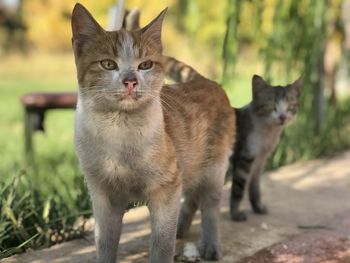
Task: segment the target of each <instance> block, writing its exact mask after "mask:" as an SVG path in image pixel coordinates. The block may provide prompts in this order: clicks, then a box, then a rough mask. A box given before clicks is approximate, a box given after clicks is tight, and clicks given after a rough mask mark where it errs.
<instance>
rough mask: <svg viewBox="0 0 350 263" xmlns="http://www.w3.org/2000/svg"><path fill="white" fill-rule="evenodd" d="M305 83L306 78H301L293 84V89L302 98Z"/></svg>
mask: <svg viewBox="0 0 350 263" xmlns="http://www.w3.org/2000/svg"><path fill="white" fill-rule="evenodd" d="M303 82H304V78H303V76H301V77H299V78H298V79H297V80H296V81H294V82H293V84H291V87H292V89H294V90H296V92H297V95H298V96H300V93H301V87H302V86H303Z"/></svg>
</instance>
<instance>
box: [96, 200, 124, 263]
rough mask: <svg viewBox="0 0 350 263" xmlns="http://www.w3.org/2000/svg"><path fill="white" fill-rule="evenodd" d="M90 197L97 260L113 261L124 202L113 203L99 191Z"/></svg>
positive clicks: (111, 262)
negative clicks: (93, 218)
mask: <svg viewBox="0 0 350 263" xmlns="http://www.w3.org/2000/svg"><path fill="white" fill-rule="evenodd" d="M91 197H92V206H93V212H94V217H95V243H96V250H97V262H98V263H115V262H116V260H117V248H118V243H119V239H120V234H121V230H122V220H123V215H124V212H125V204H123V205H121V203H120V204H118V203H119V202H117V203H115V202H114V201H111V199H110V198H108V196H106V195H104V194H101V193H93V194H91Z"/></svg>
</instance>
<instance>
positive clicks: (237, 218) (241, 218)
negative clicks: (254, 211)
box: [231, 210, 247, 222]
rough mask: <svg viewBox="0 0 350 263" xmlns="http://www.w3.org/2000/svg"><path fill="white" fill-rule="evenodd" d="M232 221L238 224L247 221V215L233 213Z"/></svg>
mask: <svg viewBox="0 0 350 263" xmlns="http://www.w3.org/2000/svg"><path fill="white" fill-rule="evenodd" d="M231 219H232V221H237V222H242V221H247V215H246V213H244V212H243V211H239V210H236V211H231Z"/></svg>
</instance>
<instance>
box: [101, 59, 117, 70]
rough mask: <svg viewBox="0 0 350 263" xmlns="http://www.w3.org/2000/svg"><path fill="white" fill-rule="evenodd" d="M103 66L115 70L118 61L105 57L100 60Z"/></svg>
mask: <svg viewBox="0 0 350 263" xmlns="http://www.w3.org/2000/svg"><path fill="white" fill-rule="evenodd" d="M100 64H101V66H102V67H103V68H104V69H107V70H115V69H118V65H117V63H115V62H114V61H113V60H111V59H105V60H102V61H101V62H100Z"/></svg>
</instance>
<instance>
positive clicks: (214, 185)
mask: <svg viewBox="0 0 350 263" xmlns="http://www.w3.org/2000/svg"><path fill="white" fill-rule="evenodd" d="M227 163H228V160H227V161H226V162H223V163H222V164H220V165H218V164H216V165H213V166H212V167H209V168H206V169H205V170H204V171H203V174H205V176H204V178H203V179H204V180H203V181H202V184H201V185H200V187H199V193H200V196H199V207H200V210H201V219H202V240H201V244H200V248H199V250H200V254H201V257H202V258H203V259H205V260H219V259H220V258H221V257H222V250H221V244H220V231H219V218H220V202H221V196H222V188H223V185H224V179H225V174H226V170H227Z"/></svg>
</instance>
